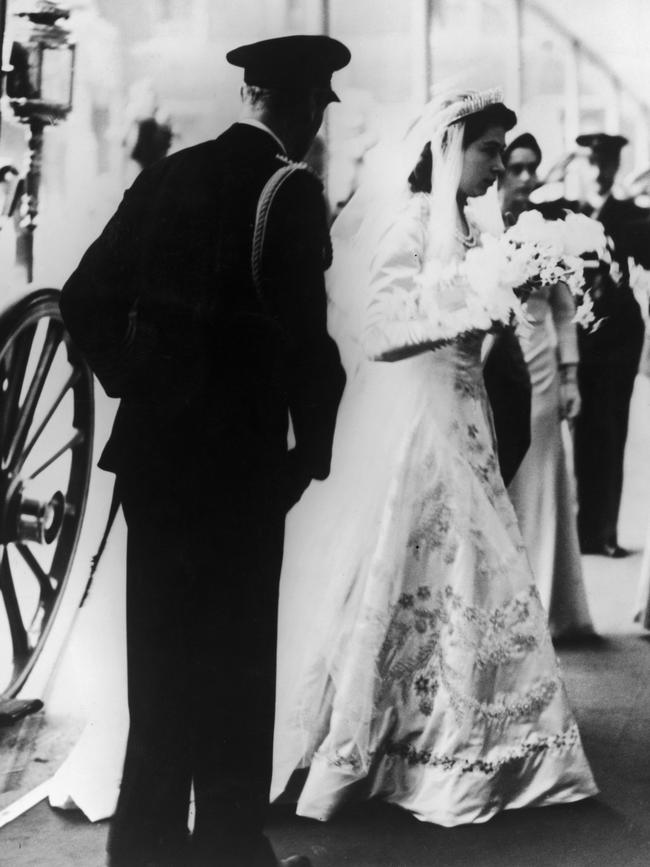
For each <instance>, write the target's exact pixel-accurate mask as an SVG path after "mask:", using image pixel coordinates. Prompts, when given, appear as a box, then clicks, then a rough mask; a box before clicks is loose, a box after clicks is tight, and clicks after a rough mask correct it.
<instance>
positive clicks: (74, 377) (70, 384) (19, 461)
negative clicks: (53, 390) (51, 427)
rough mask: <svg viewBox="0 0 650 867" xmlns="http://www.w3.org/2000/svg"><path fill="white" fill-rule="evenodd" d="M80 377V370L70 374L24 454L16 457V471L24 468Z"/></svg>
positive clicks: (23, 451)
mask: <svg viewBox="0 0 650 867" xmlns="http://www.w3.org/2000/svg"><path fill="white" fill-rule="evenodd" d="M80 376H81V371H79V370H73V371H72V373H71V374H70V376H69V377H68V379H67V380H66V382H65V383H64V385H63V387H62V388H61V390H60V391H59V393H58V394H57V396H56V398H55V399H54V402H53V403H52V405H51V407H50V408H49V409H48V411H47V412H46V413H45V416H44V417H43V420H42V421H41V423H40V424H39V426H38V427H37V428H36V430H35V431H34V433H33V435H32V437H31V439H30V440H29V442H28V443H27V445H26V446H25V447H24V448H23V450H22V452H21V453H20V454H18V455H17V456H16V460H15V461H14V465H15V469H16V471H19V470H20V469H21V468H22V466H23V464H24V463H25V461H26V460H27V458H28V457H29V455H30V453H31V451H32V449H33V448H34V446H35V444H36V442H37V441H38V438H39V437H40V435H41V434H42V433H43V431H44V430H45V428H46V427H47V425H48V424H49V422H50V420H51V418H52V416H53V415H54V413H55V412H56V411H57V409H58V408H59V406H60V405H61V401H62V400H63V398H64V397H65V396H66V394H67V393H68V392H69V391H70V389H71V388H74V387H75V385H76V384H77V382H78V381H79V377H80Z"/></svg>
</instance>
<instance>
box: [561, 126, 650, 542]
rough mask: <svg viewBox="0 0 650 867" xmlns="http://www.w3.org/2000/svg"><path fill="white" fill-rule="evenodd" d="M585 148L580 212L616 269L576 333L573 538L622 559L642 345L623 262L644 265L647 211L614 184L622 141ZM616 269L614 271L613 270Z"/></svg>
mask: <svg viewBox="0 0 650 867" xmlns="http://www.w3.org/2000/svg"><path fill="white" fill-rule="evenodd" d="M576 142H577V144H579V145H580V146H582V147H586V148H589V151H590V155H589V160H590V163H591V165H592V166H593V168H594V170H595V171H594V176H595V177H594V188H593V190H592V191H591V194H590V195H589V196H588V197H587V201H583V202H580V205H579V207H580V210H581V212H582V213H585V214H587V215H588V216H590V217H593V218H594V219H597V220H599V221H600V222H601V223H602V225H603V227H604V229H605V233H606V234H607V235H608V236H609V238H610V239H611V242H612V244H613V259H614V262H615V263H616V266H617V267H615V268H614V269H610V267H609V266H606V265H602V266H601V267H600V268H599V269H598V271H597V273H596V274H595V276H594V278H593V284H592V286H591V292H592V296H593V299H594V314H595V316H596V319H602V322H601V325H600V327H599V328H597V329H596V330H595V331H592V332H587V331H584V330H583V329H580V332H579V348H580V364H579V368H578V379H579V385H580V394H581V396H582V410H581V412H580V415H579V416H578V419H577V422H576V426H575V470H576V478H577V486H578V505H579V511H578V533H579V536H580V546H581V549H582V551H583V553H585V554H603V555H605V556H608V557H623V556H625V555H626V554H627V553H628V552H627V551H626V550H625V549H624V548H622V547H621V546H620V545H619V544H618V536H617V525H618V512H619V506H620V501H621V491H622V486H623V459H624V452H625V441H626V438H627V427H628V415H629V408H630V400H631V397H632V389H633V387H634V380H635V377H636V374H637V370H638V366H639V359H640V355H641V348H642V344H643V331H644V327H643V320H642V317H641V312H640V310H639V306H638V304H637V302H636V300H635V298H634V295H633V293H632V290H631V289H630V284H629V270H628V257H632V258H633V259H635V260H636V261H637V262H639V264H641V265H643V266H644V267H646V268H647V267H649V266H650V212H648V211H646V210H644V209H642V208H639V207H637V205H636V204H635V203H634V202H633V201H632V200H630V199H619V198H616V196H615V195H614V194H613V189H612V188H613V185H614V180H615V178H616V174H617V172H618V169H619V166H620V155H621V150H622V148H623V147H624V146H625V145H626V144H627V139H626V138H624V137H623V136H620V135H606V134H605V133H595V134H592V135H581V136H578V138H577V139H576ZM617 272H618V273H617Z"/></svg>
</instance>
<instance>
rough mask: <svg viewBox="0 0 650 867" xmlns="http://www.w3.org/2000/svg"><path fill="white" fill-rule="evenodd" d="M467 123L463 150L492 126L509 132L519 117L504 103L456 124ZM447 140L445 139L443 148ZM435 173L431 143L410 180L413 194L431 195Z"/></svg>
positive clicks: (423, 150) (493, 104) (427, 145)
mask: <svg viewBox="0 0 650 867" xmlns="http://www.w3.org/2000/svg"><path fill="white" fill-rule="evenodd" d="M463 121H464V123H465V129H464V131H463V150H467V148H468V147H469V146H470V145H471V144H472V143H473V142H475V141H476V140H477V139H479V138H480V137H481V136H482V135H483V133H484V132H485V130H486V129H489V128H490V127H491V126H501V127H503V129H504V130H505V131H506V132H508V131H509V130H511V129H512V128H513V126H514V125H515V124H516V123H517V115H516V114H515V113H514V111H511V110H510V109H509V108H508V107H507V106H505V105H504V104H503V103H502V102H495V103H492V104H491V105H488V106H486V107H485V108H484V109H482V110H481V111H477V112H476V113H475V114H470V115H467V117H464V118H459V120H458V121H455V122H456V123H459V122H463ZM444 146H445V140H444V138H443V148H444ZM432 173H433V157H432V154H431V143H430V142H427V143H426V144H425V146H424V148H423V149H422V152H421V154H420V157H419V159H418V161H417V163H416V164H415V168H414V169H413V171H412V172H411V174H410V175H409V178H408V183H409V188H410V190H411V192H412V193H430V192H431V176H432Z"/></svg>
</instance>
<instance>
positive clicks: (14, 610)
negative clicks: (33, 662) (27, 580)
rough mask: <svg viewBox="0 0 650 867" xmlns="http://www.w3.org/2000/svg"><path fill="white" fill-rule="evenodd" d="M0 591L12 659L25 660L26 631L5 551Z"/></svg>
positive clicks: (5, 550)
mask: <svg viewBox="0 0 650 867" xmlns="http://www.w3.org/2000/svg"><path fill="white" fill-rule="evenodd" d="M0 590H1V591H2V598H3V600H4V604H5V608H6V610H7V619H8V620H9V631H10V633H11V641H12V644H13V647H14V659H16V658H26V657H27V656H28V654H29V642H28V640H27V630H26V629H25V624H24V623H23V617H22V614H21V613H20V606H19V605H18V597H17V596H16V588H15V586H14V579H13V575H12V574H11V566H10V564H9V557H8V556H7V549H6V548H5V549H4V551H3V553H2V562H1V563H0Z"/></svg>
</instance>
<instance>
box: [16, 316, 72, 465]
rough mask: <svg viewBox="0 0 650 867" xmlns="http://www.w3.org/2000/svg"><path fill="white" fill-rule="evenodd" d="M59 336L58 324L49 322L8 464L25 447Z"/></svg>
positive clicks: (17, 422)
mask: <svg viewBox="0 0 650 867" xmlns="http://www.w3.org/2000/svg"><path fill="white" fill-rule="evenodd" d="M60 336H61V328H60V326H59V324H58V323H57V322H52V321H50V322H49V323H48V326H47V332H46V335H45V341H44V343H43V348H42V350H41V354H40V357H39V359H38V364H37V366H36V370H35V372H34V377H33V379H32V381H31V382H30V384H29V389H28V391H27V395H26V397H25V400H24V403H23V405H22V407H21V409H20V413H19V414H18V417H17V420H16V427H15V430H14V431H13V436H12V439H11V446H10V448H9V452H8V458H9V462H10V464H13V463H14V462H15V460H16V455H17V454H20V452H21V451H22V448H23V446H24V445H25V440H26V439H27V434H28V433H29V428H30V427H31V424H32V421H33V419H34V413H35V412H36V406H37V404H38V401H39V398H40V396H41V394H42V392H43V387H44V386H45V380H46V379H47V375H48V373H49V372H50V368H51V367H52V362H53V361H54V356H55V355H56V351H57V349H58V346H59V343H60Z"/></svg>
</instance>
